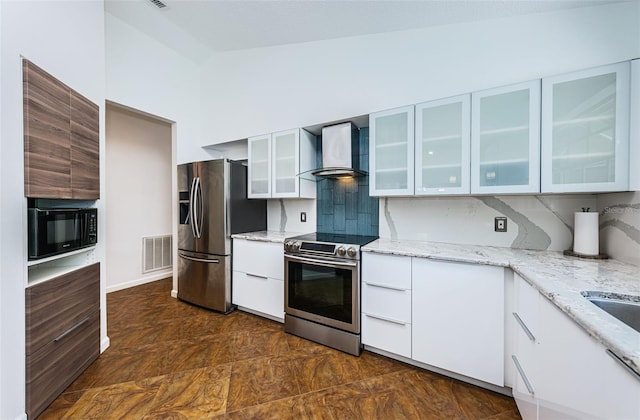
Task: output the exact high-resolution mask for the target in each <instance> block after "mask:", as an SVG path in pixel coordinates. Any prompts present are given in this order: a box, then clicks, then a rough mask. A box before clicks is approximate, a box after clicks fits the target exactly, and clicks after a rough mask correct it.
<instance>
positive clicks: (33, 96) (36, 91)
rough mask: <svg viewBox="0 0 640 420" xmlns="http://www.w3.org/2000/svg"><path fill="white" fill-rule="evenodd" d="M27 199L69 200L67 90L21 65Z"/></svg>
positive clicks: (39, 71) (34, 68) (32, 67)
mask: <svg viewBox="0 0 640 420" xmlns="http://www.w3.org/2000/svg"><path fill="white" fill-rule="evenodd" d="M23 90H24V104H23V106H24V151H25V153H24V160H25V162H24V163H25V169H24V170H25V195H26V196H27V197H50V198H71V171H70V167H69V164H68V162H69V161H70V158H71V140H70V131H71V129H70V122H69V115H70V110H69V88H68V87H66V86H65V85H64V84H63V83H61V82H60V81H58V80H56V79H55V78H54V77H53V76H51V75H49V74H47V73H46V72H45V71H44V70H42V69H40V68H39V67H37V66H35V65H34V64H33V63H30V62H29V61H27V60H24V62H23Z"/></svg>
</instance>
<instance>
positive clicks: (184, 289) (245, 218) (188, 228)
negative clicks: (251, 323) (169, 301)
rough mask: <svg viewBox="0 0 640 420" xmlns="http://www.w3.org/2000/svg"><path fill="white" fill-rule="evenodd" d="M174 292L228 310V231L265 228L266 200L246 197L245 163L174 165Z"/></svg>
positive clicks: (229, 283)
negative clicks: (176, 197)
mask: <svg viewBox="0 0 640 420" xmlns="http://www.w3.org/2000/svg"><path fill="white" fill-rule="evenodd" d="M178 192H179V203H178V206H179V217H180V222H179V224H178V298H179V299H182V300H185V301H187V302H190V303H193V304H195V305H199V306H203V307H205V308H209V309H213V310H215V311H219V312H223V313H227V312H230V311H232V310H233V305H232V303H231V235H232V234H234V233H242V232H251V231H258V230H265V229H266V227H267V204H266V201H265V200H253V199H252V200H248V199H247V167H246V166H244V165H243V164H242V163H240V162H234V161H230V160H228V159H218V160H210V161H203V162H193V163H187V164H183V165H179V166H178Z"/></svg>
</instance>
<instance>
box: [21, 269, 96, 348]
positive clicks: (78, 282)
mask: <svg viewBox="0 0 640 420" xmlns="http://www.w3.org/2000/svg"><path fill="white" fill-rule="evenodd" d="M25 294H26V296H25V300H26V302H25V303H26V352H27V354H28V355H29V354H32V353H33V352H35V351H37V350H38V349H40V348H41V347H43V346H44V345H46V344H47V343H50V342H51V341H53V340H54V339H55V338H56V337H58V336H60V335H61V334H63V333H64V332H65V331H67V330H68V329H69V328H70V327H72V326H74V325H75V324H77V323H78V322H80V321H82V320H83V319H84V318H85V317H86V316H87V315H88V314H90V313H92V312H94V311H97V310H99V309H100V264H99V263H96V264H93V265H90V266H88V267H85V268H81V269H79V270H76V271H73V272H71V273H69V274H65V275H63V276H60V277H57V278H55V279H52V280H49V281H46V282H43V283H39V284H36V285H34V286H31V287H28V288H27V289H26V292H25Z"/></svg>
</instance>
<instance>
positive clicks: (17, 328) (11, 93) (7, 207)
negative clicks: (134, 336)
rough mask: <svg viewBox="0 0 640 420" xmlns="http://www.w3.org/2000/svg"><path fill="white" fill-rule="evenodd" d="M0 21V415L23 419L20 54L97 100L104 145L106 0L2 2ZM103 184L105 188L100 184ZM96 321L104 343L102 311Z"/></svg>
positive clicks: (24, 252)
mask: <svg viewBox="0 0 640 420" xmlns="http://www.w3.org/2000/svg"><path fill="white" fill-rule="evenodd" d="M0 19H1V20H0V34H1V36H0V39H1V43H2V45H1V48H0V50H1V57H2V59H1V66H2V68H1V70H0V76H1V78H0V91H1V92H2V99H1V100H2V102H1V103H2V105H1V109H2V118H1V120H2V124H1V127H0V133H1V134H0V136H1V138H2V142H1V143H0V150H1V153H0V158H1V159H2V162H1V165H0V168H1V171H2V172H1V174H0V208H1V209H2V217H1V218H0V299H1V302H0V322H2V325H0V345H1V351H0V353H1V355H2V357H1V359H0V418H2V419H14V418H20V417H23V416H24V412H25V395H24V392H25V382H24V380H25V368H24V366H25V365H24V364H25V353H24V351H25V350H24V340H25V335H24V327H25V324H24V288H25V285H26V263H27V245H26V200H25V198H24V167H23V130H22V63H21V57H20V56H21V55H23V56H24V57H26V58H28V59H29V60H31V61H33V62H34V63H35V64H37V65H38V66H40V67H42V68H44V69H45V70H46V71H48V72H49V73H51V74H52V75H54V76H55V77H57V78H58V79H60V80H61V81H63V82H64V83H66V84H67V85H69V86H71V87H72V88H74V89H75V90H77V91H78V92H80V93H81V94H82V95H84V96H86V97H88V98H89V99H90V100H92V101H93V102H95V103H97V104H98V105H100V142H101V148H102V149H104V77H105V73H104V67H105V65H104V5H103V2H102V1H92V0H87V1H83V2H77V1H42V2H39V1H1V2H0ZM101 172H103V168H101ZM102 175H103V174H102ZM103 179H104V177H103ZM101 189H102V192H103V193H104V186H101ZM98 209H99V211H100V212H102V211H103V210H104V206H103V200H100V201H99V202H98ZM99 228H100V229H101V230H100V231H99V232H98V234H99V235H100V236H99V237H101V238H103V240H102V241H101V243H100V244H99V245H98V247H97V250H96V252H97V254H98V258H97V259H98V260H100V261H103V260H104V257H103V253H104V250H103V244H104V238H105V235H104V229H103V226H102V225H100V226H99ZM104 266H105V264H102V265H101V267H102V272H101V278H102V279H103V281H102V292H101V305H102V308H105V307H106V302H105V293H104V278H105V271H104V270H105V267H104ZM101 327H102V332H101V334H102V338H103V341H104V339H105V337H106V317H105V313H104V312H103V313H102V319H101Z"/></svg>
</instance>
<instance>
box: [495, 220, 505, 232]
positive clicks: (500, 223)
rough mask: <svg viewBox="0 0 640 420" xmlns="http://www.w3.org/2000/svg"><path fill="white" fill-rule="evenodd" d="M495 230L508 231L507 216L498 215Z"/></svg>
mask: <svg viewBox="0 0 640 420" xmlns="http://www.w3.org/2000/svg"><path fill="white" fill-rule="evenodd" d="M493 230H495V231H496V232H506V231H507V218H506V217H496V218H495V219H494V222H493Z"/></svg>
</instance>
